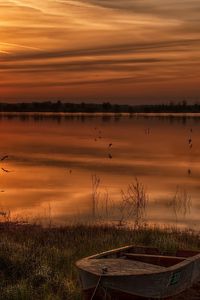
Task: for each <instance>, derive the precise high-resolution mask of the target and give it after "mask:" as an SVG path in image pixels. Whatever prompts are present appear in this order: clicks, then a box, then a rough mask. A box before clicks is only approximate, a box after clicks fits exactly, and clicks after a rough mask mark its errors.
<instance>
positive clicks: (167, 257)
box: [95, 246, 200, 267]
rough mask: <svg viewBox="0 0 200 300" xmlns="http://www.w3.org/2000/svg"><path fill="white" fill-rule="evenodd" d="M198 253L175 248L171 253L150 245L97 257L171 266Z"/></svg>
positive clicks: (124, 249) (128, 248) (126, 248)
mask: <svg viewBox="0 0 200 300" xmlns="http://www.w3.org/2000/svg"><path fill="white" fill-rule="evenodd" d="M198 254H200V252H197V251H190V250H177V251H176V253H175V254H173V255H171V254H170V253H169V252H164V253H163V252H161V251H159V249H157V248H151V247H134V246H132V247H125V248H122V249H119V250H116V251H110V252H107V253H104V254H102V255H99V256H98V257H95V258H99V259H106V258H107V259H116V258H118V259H124V260H129V261H130V260H132V261H138V262H143V263H146V264H152V265H157V266H160V267H171V266H173V265H176V264H178V263H180V262H182V261H184V260H186V259H188V258H190V257H193V256H196V255H198Z"/></svg>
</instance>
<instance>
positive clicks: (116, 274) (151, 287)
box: [76, 246, 200, 300]
mask: <svg viewBox="0 0 200 300" xmlns="http://www.w3.org/2000/svg"><path fill="white" fill-rule="evenodd" d="M140 251H141V253H140ZM154 251H156V253H157V250H155V249H154V250H152V249H149V248H146V249H145V248H144V247H134V246H126V247H123V248H119V249H115V250H111V251H107V252H103V253H100V254H97V255H93V256H90V257H87V258H84V259H82V260H80V261H78V262H77V263H76V265H77V268H78V269H79V274H80V282H81V285H82V289H83V291H85V292H86V291H92V290H93V291H94V290H95V289H97V291H98V293H97V295H98V294H99V292H101V291H105V290H112V291H113V293H114V294H116V295H120V294H121V295H126V296H127V297H128V298H127V299H129V296H130V297H144V298H146V299H171V298H172V297H174V296H175V295H178V294H180V293H182V292H183V291H185V290H186V289H188V288H190V287H191V286H192V285H193V284H194V283H196V282H197V281H198V280H199V279H200V253H199V252H197V253H194V252H193V251H191V252H188V251H185V250H183V251H180V252H179V253H178V256H170V255H160V252H159V251H158V253H159V254H157V255H156V253H155V252H154ZM180 253H182V254H184V253H186V256H183V257H182V256H180ZM189 253H190V254H192V256H191V257H190V256H189ZM117 297H118V296H116V297H114V298H113V299H114V300H117V299H118V298H117ZM95 299H96V298H95ZM100 299H104V298H100ZM108 299H109V298H108ZM111 299H112V298H111ZM119 299H120V298H119ZM122 299H123V300H124V299H126V298H122ZM187 300H188V299H187Z"/></svg>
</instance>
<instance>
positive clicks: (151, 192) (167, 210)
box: [0, 115, 200, 229]
mask: <svg viewBox="0 0 200 300" xmlns="http://www.w3.org/2000/svg"><path fill="white" fill-rule="evenodd" d="M199 132H200V118H198V117H195V118H192V117H190V118H185V117H184V118H183V117H179V118H169V117H148V118H147V117H131V118H130V117H129V116H123V117H116V116H107V117H105V116H104V117H102V116H96V117H89V116H85V117H81V116H75V117H72V116H64V115H63V116H61V117H59V116H55V117H51V116H46V117H44V116H43V117H42V116H40V117H39V116H29V117H27V116H24V117H21V118H19V117H5V116H4V117H3V116H1V117H0V135H1V145H0V155H1V157H3V156H4V155H8V156H9V157H8V159H5V160H4V161H1V165H0V167H1V168H3V169H1V173H0V176H1V177H0V191H1V193H0V211H1V212H7V213H8V212H9V211H10V214H11V217H12V218H24V219H34V220H40V221H44V222H49V220H50V219H51V220H52V222H54V223H66V222H68V221H71V220H75V221H76V220H89V219H92V217H93V213H92V175H96V176H97V178H99V180H100V185H99V188H98V190H97V194H98V195H97V196H98V201H97V202H98V203H96V216H97V217H98V218H100V219H106V220H111V221H113V222H115V221H118V220H119V218H120V214H121V213H120V209H119V205H121V190H122V189H123V190H124V191H126V189H127V187H128V185H129V184H130V183H131V182H134V180H135V178H136V177H137V178H138V180H139V182H140V183H142V184H143V185H144V186H145V189H146V193H147V194H148V197H149V201H148V204H147V209H146V215H145V216H144V221H145V222H148V223H151V224H156V223H159V224H164V225H170V224H178V225H180V226H189V227H192V228H195V229H199V227H200V220H199V213H200V139H199ZM190 139H191V141H190ZM109 144H112V145H110V147H109ZM6 171H9V172H6ZM176 193H177V197H176V199H178V203H175V202H174V200H173V199H174V196H175V194H176ZM183 198H184V199H185V200H184V201H182V200H180V199H183ZM2 218H3V216H2Z"/></svg>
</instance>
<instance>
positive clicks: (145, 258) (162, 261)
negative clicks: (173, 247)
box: [123, 253, 186, 267]
mask: <svg viewBox="0 0 200 300" xmlns="http://www.w3.org/2000/svg"><path fill="white" fill-rule="evenodd" d="M123 255H124V256H125V257H126V258H128V259H133V260H136V261H142V262H145V263H149V264H153V265H158V266H162V267H170V266H173V265H176V264H178V263H180V262H182V261H184V260H185V259H186V257H177V256H163V255H151V254H135V253H123Z"/></svg>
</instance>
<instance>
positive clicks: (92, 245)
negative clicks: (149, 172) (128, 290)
mask: <svg viewBox="0 0 200 300" xmlns="http://www.w3.org/2000/svg"><path fill="white" fill-rule="evenodd" d="M128 244H140V245H148V246H156V247H159V248H161V249H163V251H165V250H168V251H171V252H173V251H175V250H176V249H177V248H190V249H191V248H192V249H200V240H199V236H198V235H197V234H196V233H194V232H186V231H185V232H179V231H177V230H172V229H171V230H161V229H159V228H147V227H140V228H137V229H129V228H116V227H114V226H97V225H74V226H66V227H62V228H53V227H51V228H42V227H40V226H35V225H20V224H16V223H15V224H13V223H4V224H1V225H0V299H2V300H32V299H34V300H35V299H37V300H40V299H45V300H51V299H52V300H56V299H59V300H60V299H68V300H70V299H73V300H76V299H81V292H80V289H79V284H78V276H77V270H76V268H75V266H74V263H75V261H76V260H78V259H80V258H82V257H84V256H88V255H91V254H95V253H97V252H101V251H105V250H109V249H112V248H115V247H120V246H124V245H128Z"/></svg>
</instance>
